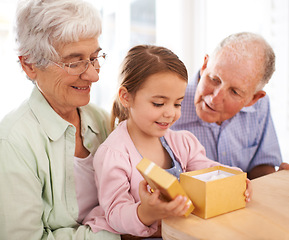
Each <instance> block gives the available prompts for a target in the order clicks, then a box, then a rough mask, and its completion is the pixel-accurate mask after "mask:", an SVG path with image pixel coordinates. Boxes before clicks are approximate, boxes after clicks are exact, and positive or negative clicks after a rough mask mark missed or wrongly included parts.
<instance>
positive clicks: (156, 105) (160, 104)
mask: <svg viewBox="0 0 289 240" xmlns="http://www.w3.org/2000/svg"><path fill="white" fill-rule="evenodd" d="M153 105H154V106H155V107H161V106H163V105H164V104H163V103H155V102H153Z"/></svg>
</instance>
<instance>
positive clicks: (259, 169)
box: [247, 164, 275, 180]
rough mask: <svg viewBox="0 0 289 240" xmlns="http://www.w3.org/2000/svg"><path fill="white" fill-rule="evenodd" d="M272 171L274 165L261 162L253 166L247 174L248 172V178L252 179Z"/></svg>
mask: <svg viewBox="0 0 289 240" xmlns="http://www.w3.org/2000/svg"><path fill="white" fill-rule="evenodd" d="M273 172H275V167H273V166H271V165H266V164H262V165H258V166H256V167H254V168H253V169H252V170H251V171H249V172H248V173H247V174H248V178H249V179H251V180H252V179H254V178H257V177H261V176H264V175H267V174H270V173H273Z"/></svg>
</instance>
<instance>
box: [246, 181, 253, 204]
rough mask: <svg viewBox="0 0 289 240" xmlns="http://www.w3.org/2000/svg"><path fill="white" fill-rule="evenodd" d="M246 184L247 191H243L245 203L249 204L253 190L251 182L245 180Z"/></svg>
mask: <svg viewBox="0 0 289 240" xmlns="http://www.w3.org/2000/svg"><path fill="white" fill-rule="evenodd" d="M246 183H247V189H246V191H245V197H246V202H250V201H251V198H252V195H253V189H252V184H251V181H250V180H249V179H248V178H247V180H246Z"/></svg>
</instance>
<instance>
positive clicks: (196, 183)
mask: <svg viewBox="0 0 289 240" xmlns="http://www.w3.org/2000/svg"><path fill="white" fill-rule="evenodd" d="M215 171H217V172H218V173H220V172H222V171H223V173H224V174H231V176H227V177H225V178H221V179H217V180H211V181H203V180H200V179H197V178H202V177H204V176H207V177H208V176H209V175H210V174H213V173H216V172H215ZM246 178H247V174H246V173H245V172H241V171H237V170H233V169H231V168H226V167H222V166H216V167H211V168H206V169H202V170H197V171H191V172H186V173H181V176H180V183H181V185H182V187H183V189H184V190H185V191H186V193H187V194H188V196H189V198H190V199H191V200H192V202H193V204H194V205H195V209H194V211H193V214H195V215H197V216H199V217H201V218H204V219H207V218H211V217H214V216H217V215H220V214H223V213H227V212H231V211H234V210H237V209H240V208H244V207H245V206H246V202H245V196H244V193H245V190H246Z"/></svg>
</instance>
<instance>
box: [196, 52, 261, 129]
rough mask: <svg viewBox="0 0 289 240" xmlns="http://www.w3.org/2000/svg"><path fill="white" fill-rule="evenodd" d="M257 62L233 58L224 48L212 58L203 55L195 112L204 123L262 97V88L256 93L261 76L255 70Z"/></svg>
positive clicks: (225, 116)
mask: <svg viewBox="0 0 289 240" xmlns="http://www.w3.org/2000/svg"><path fill="white" fill-rule="evenodd" d="M258 64H259V63H256V61H255V62H254V61H253V60H248V59H245V58H242V57H236V55H233V54H232V53H229V52H228V50H227V52H226V50H223V51H222V52H220V53H218V54H217V55H216V56H215V57H214V58H213V59H209V57H208V56H207V57H206V58H205V61H204V65H203V67H202V70H201V78H200V81H199V83H198V86H197V90H196V95H195V106H196V112H197V115H198V116H199V117H200V118H201V119H202V120H203V121H205V122H209V123H212V122H215V123H217V124H221V123H222V122H223V121H225V120H227V119H230V118H232V117H233V116H234V115H235V114H237V113H238V112H239V111H240V110H241V109H242V108H243V107H245V106H251V105H253V104H254V103H255V102H256V101H257V100H258V99H259V98H261V97H263V96H265V93H264V92H263V91H259V92H258V94H256V87H257V84H258V83H259V81H260V79H261V77H262V76H261V73H260V71H256V69H258V66H259V65H258ZM259 69H260V68H259Z"/></svg>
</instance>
